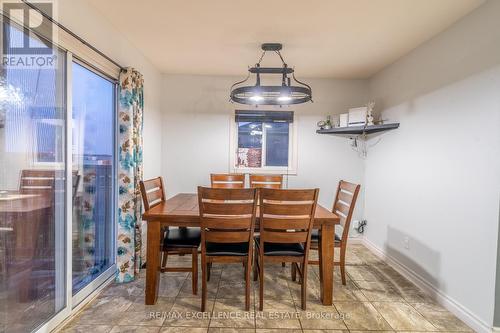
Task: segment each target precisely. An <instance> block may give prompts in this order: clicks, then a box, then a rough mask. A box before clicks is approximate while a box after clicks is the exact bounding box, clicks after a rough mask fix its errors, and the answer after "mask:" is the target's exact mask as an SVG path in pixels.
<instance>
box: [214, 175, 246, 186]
mask: <svg viewBox="0 0 500 333" xmlns="http://www.w3.org/2000/svg"><path fill="white" fill-rule="evenodd" d="M210 182H211V184H212V188H245V174H242V173H227V174H225V173H212V174H211V175H210Z"/></svg>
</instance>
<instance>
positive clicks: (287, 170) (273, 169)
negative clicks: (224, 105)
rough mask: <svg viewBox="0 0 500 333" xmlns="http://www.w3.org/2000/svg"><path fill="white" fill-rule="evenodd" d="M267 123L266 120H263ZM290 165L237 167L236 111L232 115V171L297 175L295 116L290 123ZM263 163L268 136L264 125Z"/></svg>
mask: <svg viewBox="0 0 500 333" xmlns="http://www.w3.org/2000/svg"><path fill="white" fill-rule="evenodd" d="M263 124H265V122H263ZM288 126H289V131H288V133H289V134H288V166H287V167H279V166H262V167H260V168H250V167H237V166H236V155H237V153H238V123H237V122H236V120H235V116H234V113H233V115H231V119H230V125H229V132H230V134H229V170H230V172H232V173H248V174H273V173H279V174H286V175H296V174H297V152H298V146H297V132H298V131H297V128H298V120H297V117H296V116H295V117H294V119H293V122H290V123H288ZM262 129H263V130H262V132H263V133H262V165H264V164H265V161H266V144H265V143H266V141H265V140H266V137H267V129H266V127H265V126H262Z"/></svg>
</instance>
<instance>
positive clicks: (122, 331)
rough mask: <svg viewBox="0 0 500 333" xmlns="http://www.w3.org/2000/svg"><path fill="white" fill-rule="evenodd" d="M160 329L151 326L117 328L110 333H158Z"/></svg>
mask: <svg viewBox="0 0 500 333" xmlns="http://www.w3.org/2000/svg"><path fill="white" fill-rule="evenodd" d="M159 331H160V327H151V326H115V327H113V329H112V330H111V332H110V333H158V332H159Z"/></svg>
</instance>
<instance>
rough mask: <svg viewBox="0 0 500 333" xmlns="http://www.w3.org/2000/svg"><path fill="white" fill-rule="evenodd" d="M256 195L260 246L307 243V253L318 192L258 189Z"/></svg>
mask: <svg viewBox="0 0 500 333" xmlns="http://www.w3.org/2000/svg"><path fill="white" fill-rule="evenodd" d="M259 192H260V208H259V209H260V220H259V223H260V242H261V245H263V243H264V242H267V243H306V251H307V249H308V248H309V243H310V240H311V229H312V225H313V222H314V213H315V211H316V203H317V201H318V193H319V189H310V190H276V189H267V188H261V189H259Z"/></svg>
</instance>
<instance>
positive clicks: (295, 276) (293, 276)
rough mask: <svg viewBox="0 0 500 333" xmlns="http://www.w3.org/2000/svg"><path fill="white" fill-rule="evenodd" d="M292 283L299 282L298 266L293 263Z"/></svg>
mask: <svg viewBox="0 0 500 333" xmlns="http://www.w3.org/2000/svg"><path fill="white" fill-rule="evenodd" d="M291 271H292V281H297V264H296V263H294V262H292V269H291Z"/></svg>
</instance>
